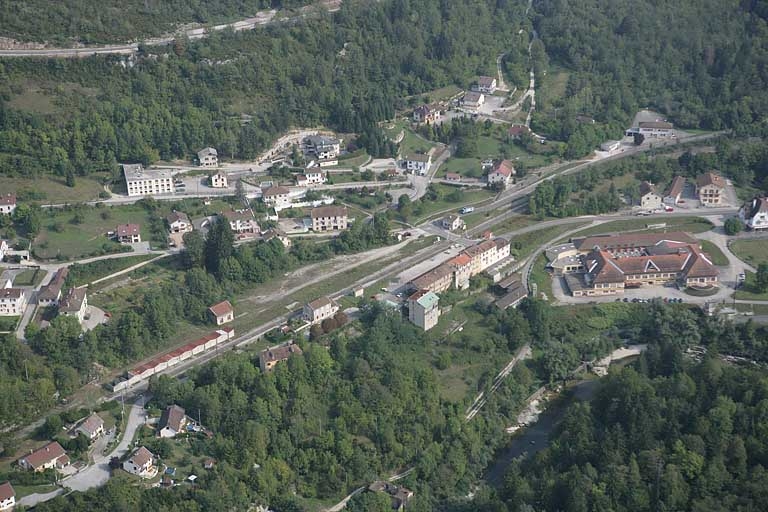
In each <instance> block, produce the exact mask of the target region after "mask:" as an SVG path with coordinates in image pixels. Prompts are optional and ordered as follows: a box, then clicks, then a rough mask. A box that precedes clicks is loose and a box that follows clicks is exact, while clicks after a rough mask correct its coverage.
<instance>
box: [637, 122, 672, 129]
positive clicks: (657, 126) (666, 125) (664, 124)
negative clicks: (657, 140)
mask: <svg viewBox="0 0 768 512" xmlns="http://www.w3.org/2000/svg"><path fill="white" fill-rule="evenodd" d="M639 126H640V128H649V129H657V130H671V129H672V128H673V126H672V123H668V122H666V121H645V122H642V123H640V124H639Z"/></svg>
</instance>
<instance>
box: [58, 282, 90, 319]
mask: <svg viewBox="0 0 768 512" xmlns="http://www.w3.org/2000/svg"><path fill="white" fill-rule="evenodd" d="M86 311H88V296H87V294H86V289H85V288H70V289H69V290H67V293H65V294H64V296H63V297H62V298H61V300H60V301H59V314H60V315H62V316H71V317H74V318H77V321H78V323H80V324H82V323H83V320H85V313H86Z"/></svg>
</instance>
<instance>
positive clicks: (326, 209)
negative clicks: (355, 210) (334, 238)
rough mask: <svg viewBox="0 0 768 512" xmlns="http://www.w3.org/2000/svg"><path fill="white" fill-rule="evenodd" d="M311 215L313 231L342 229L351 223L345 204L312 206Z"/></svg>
mask: <svg viewBox="0 0 768 512" xmlns="http://www.w3.org/2000/svg"><path fill="white" fill-rule="evenodd" d="M310 217H311V219H312V231H340V230H343V229H347V227H348V225H349V214H348V212H347V208H346V207H344V206H321V207H320V208H312V211H311V212H310Z"/></svg>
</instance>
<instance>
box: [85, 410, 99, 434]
mask: <svg viewBox="0 0 768 512" xmlns="http://www.w3.org/2000/svg"><path fill="white" fill-rule="evenodd" d="M103 426H104V420H103V419H101V416H99V415H98V414H96V413H95V412H94V413H93V414H91V415H90V416H88V418H86V420H85V421H84V422H82V423H81V424H80V428H82V429H83V430H85V431H86V432H90V433H91V434H93V433H94V432H96V431H97V430H99V429H100V428H102V427H103Z"/></svg>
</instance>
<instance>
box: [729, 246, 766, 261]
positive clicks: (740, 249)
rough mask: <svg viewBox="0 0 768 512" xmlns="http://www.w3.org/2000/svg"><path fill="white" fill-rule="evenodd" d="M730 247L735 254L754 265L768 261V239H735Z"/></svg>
mask: <svg viewBox="0 0 768 512" xmlns="http://www.w3.org/2000/svg"><path fill="white" fill-rule="evenodd" d="M730 247H731V251H733V254H735V255H736V256H738V257H739V259H741V260H742V261H744V262H746V263H749V264H750V265H752V266H755V267H757V266H758V265H759V264H760V263H764V262H768V240H734V241H733V242H732V243H731V245H730Z"/></svg>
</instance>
